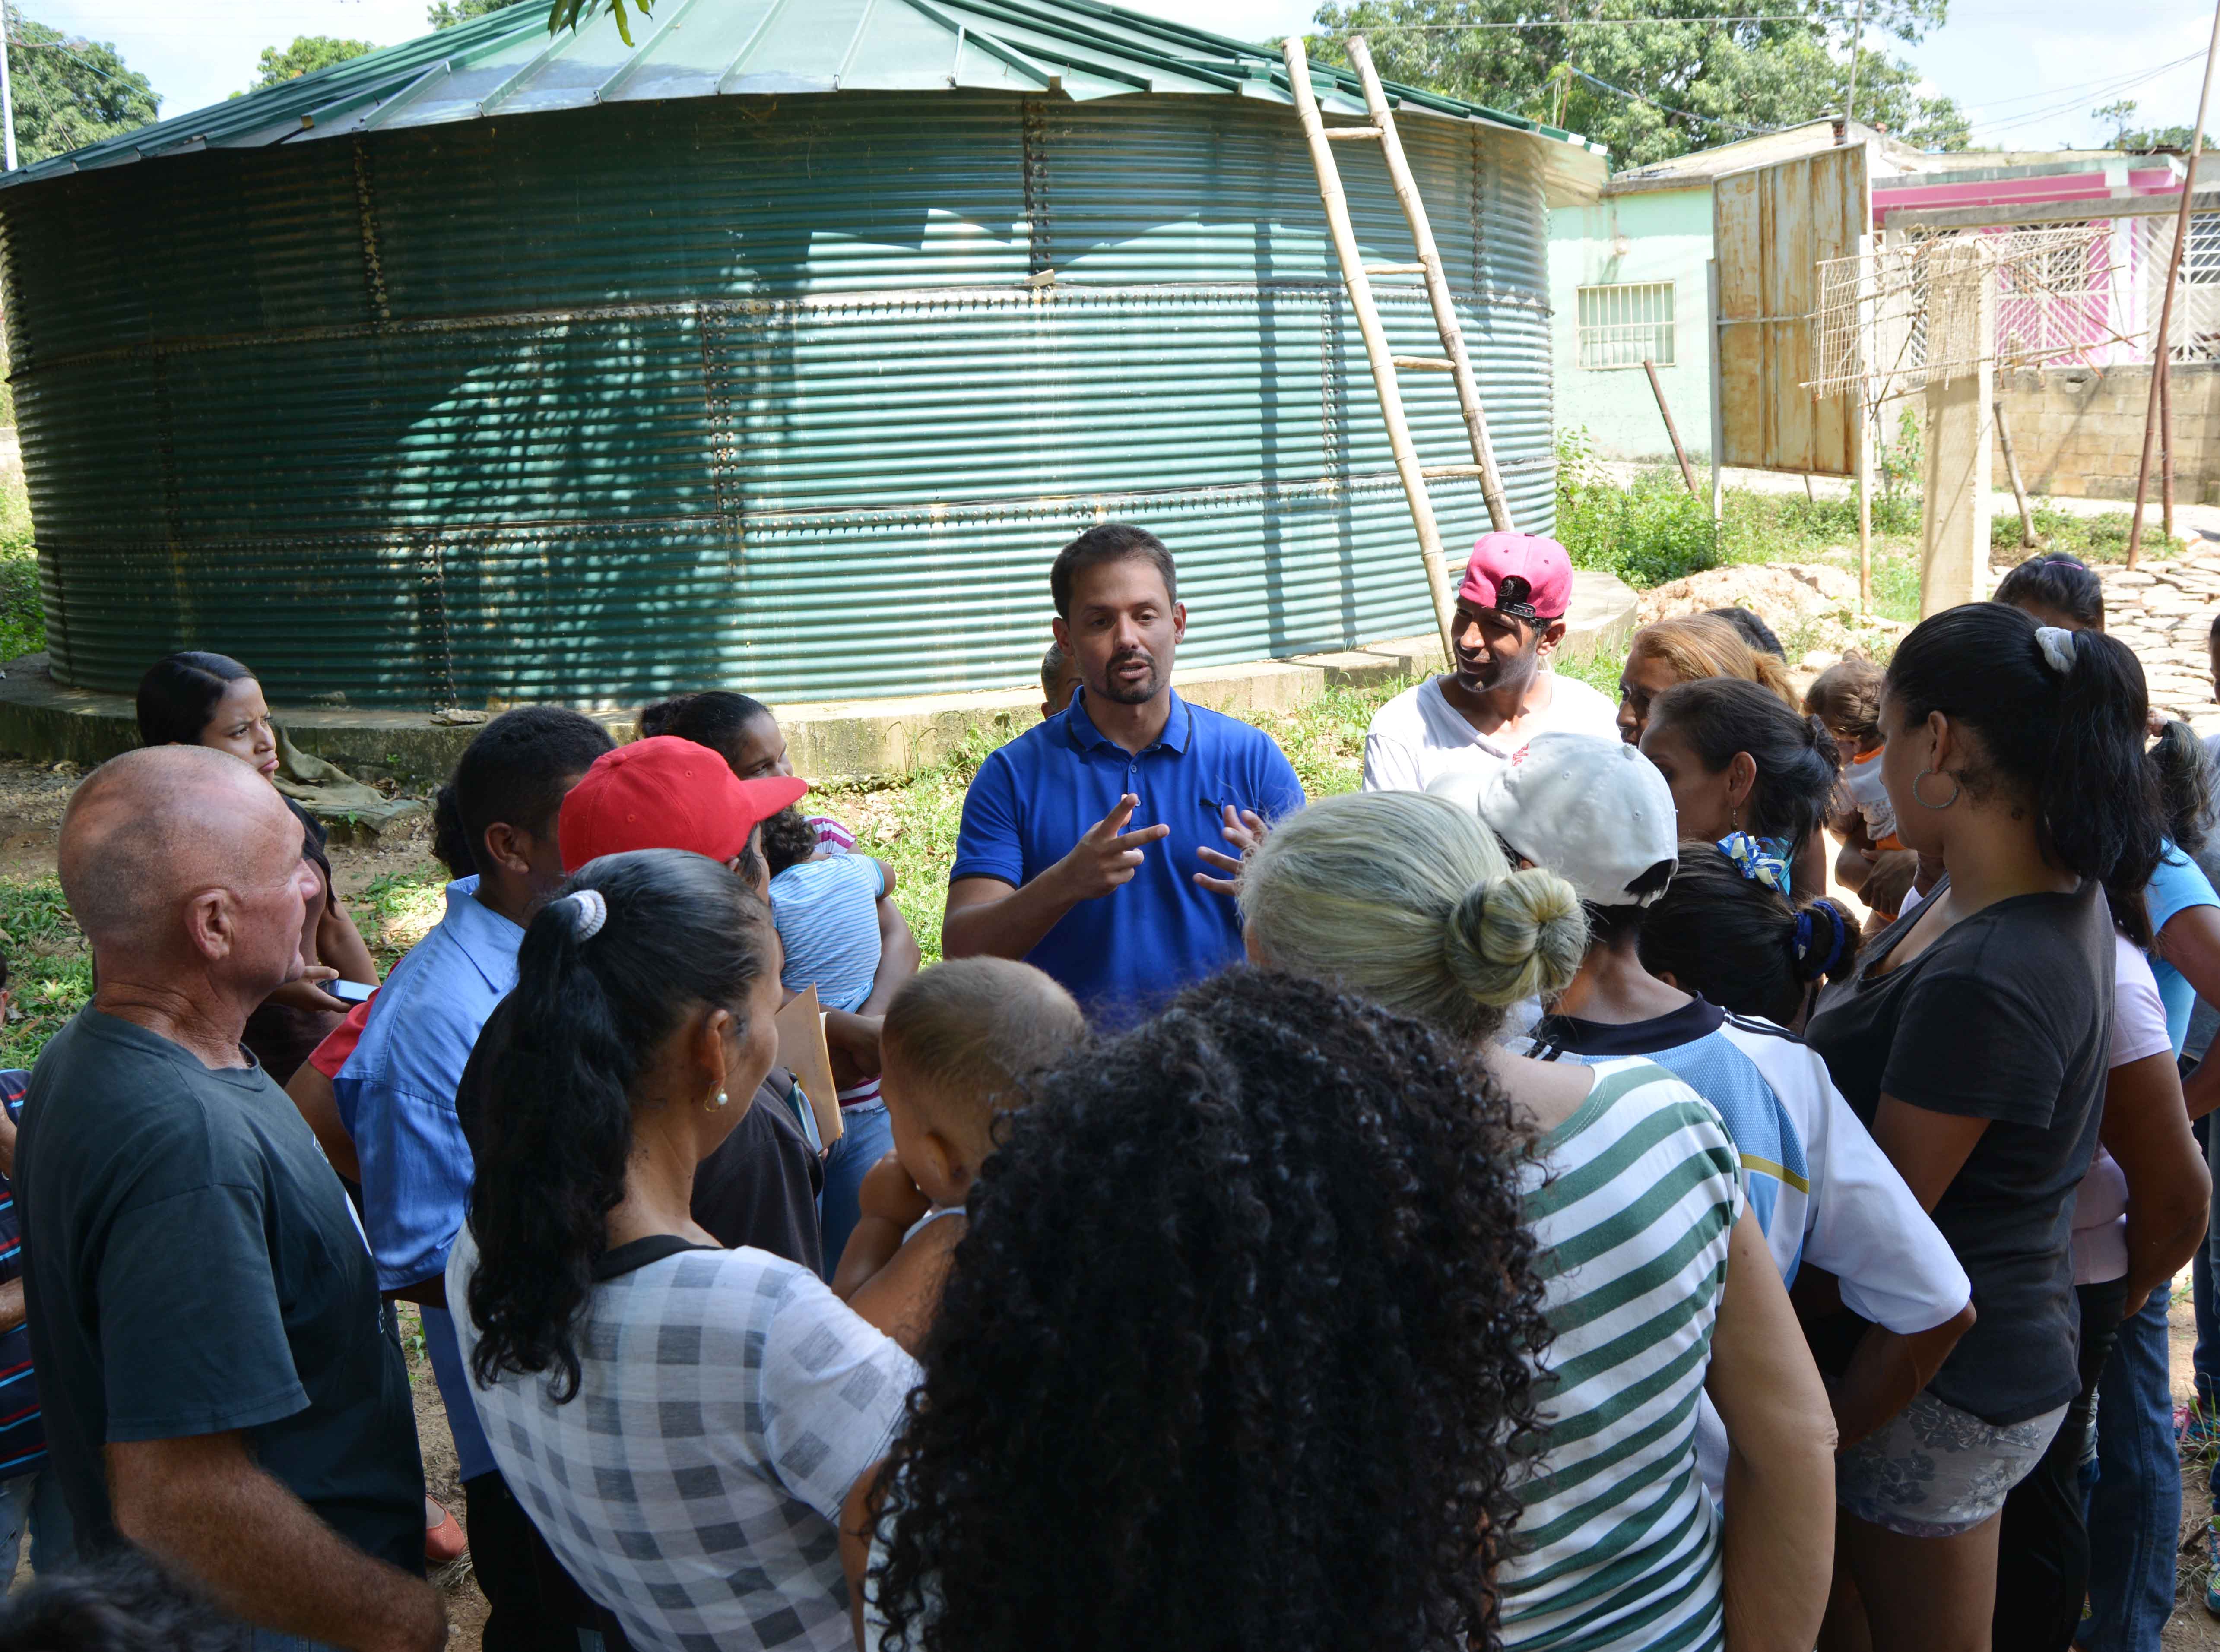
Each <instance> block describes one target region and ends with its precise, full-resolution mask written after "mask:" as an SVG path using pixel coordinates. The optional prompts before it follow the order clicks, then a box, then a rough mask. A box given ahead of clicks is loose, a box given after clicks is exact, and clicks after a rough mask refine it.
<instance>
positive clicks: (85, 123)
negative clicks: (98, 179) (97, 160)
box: [6, 6, 162, 166]
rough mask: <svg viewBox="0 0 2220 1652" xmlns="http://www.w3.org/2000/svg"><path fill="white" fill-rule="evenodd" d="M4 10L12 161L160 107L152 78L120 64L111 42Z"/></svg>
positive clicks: (104, 131)
mask: <svg viewBox="0 0 2220 1652" xmlns="http://www.w3.org/2000/svg"><path fill="white" fill-rule="evenodd" d="M6 17H7V27H8V71H9V80H10V82H11V83H12V86H11V90H13V92H14V95H15V103H16V165H20V166H28V165H31V163H32V162H34V161H40V160H45V159H48V158H49V157H51V156H54V155H60V154H66V153H68V152H69V151H71V150H72V149H82V148H83V147H84V146H85V145H87V144H89V143H98V142H100V141H101V140H103V138H113V137H116V136H118V135H120V134H122V133H126V132H133V131H136V130H137V129H138V128H140V127H142V126H145V125H147V123H148V122H151V121H153V118H154V116H155V115H156V113H157V112H158V111H159V109H160V108H161V103H162V100H161V97H160V96H159V94H158V93H156V91H155V90H154V86H153V82H152V81H150V80H148V79H147V77H146V76H144V75H142V74H140V73H139V72H137V71H136V70H134V69H129V68H127V67H125V66H124V62H123V59H122V58H121V57H119V56H118V55H117V54H116V51H115V47H113V46H110V45H108V44H107V43H106V42H104V41H86V40H78V39H76V38H74V37H73V36H70V35H65V34H63V33H62V32H61V30H59V29H58V28H48V27H47V25H46V24H44V23H42V22H37V21H36V20H34V19H33V18H29V17H26V16H23V14H22V13H21V12H20V11H18V10H16V8H15V7H13V6H9V7H8V8H7V10H6Z"/></svg>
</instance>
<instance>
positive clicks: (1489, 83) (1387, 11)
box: [1306, 0, 1970, 166]
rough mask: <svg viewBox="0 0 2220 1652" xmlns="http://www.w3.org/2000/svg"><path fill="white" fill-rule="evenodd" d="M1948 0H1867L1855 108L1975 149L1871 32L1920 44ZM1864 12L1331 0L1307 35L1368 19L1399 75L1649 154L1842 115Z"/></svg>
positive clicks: (1622, 151) (1819, 0)
mask: <svg viewBox="0 0 2220 1652" xmlns="http://www.w3.org/2000/svg"><path fill="white" fill-rule="evenodd" d="M1947 4H1948V0H1871V3H1869V4H1868V8H1867V13H1866V38H1867V41H1868V44H1867V45H1866V46H1865V47H1864V48H1863V49H1862V50H1861V51H1860V52H1859V53H1858V61H1857V117H1858V119H1859V120H1861V122H1866V123H1867V124H1868V125H1871V126H1875V127H1880V128H1884V129H1885V130H1886V131H1888V132H1889V133H1891V134H1893V135H1895V136H1897V137H1899V138H1901V139H1903V140H1905V141H1906V142H1908V143H1913V144H1917V145H1918V146H1921V147H1923V148H1929V149H1963V148H1965V147H1966V146H1967V141H1968V139H1969V136H1970V132H1969V128H1968V126H1967V120H1966V117H1965V115H1963V114H1962V113H1961V111H1960V110H1959V109H1958V107H1957V105H1956V104H1955V103H1953V102H1952V101H1951V100H1950V99H1949V98H1947V97H1924V96H1923V95H1921V93H1920V91H1919V90H1918V87H1919V74H1918V71H1917V70H1915V69H1913V68H1912V67H1911V65H1908V64H1905V63H1902V62H1899V61H1898V60H1897V59H1893V58H1891V57H1889V56H1888V55H1887V54H1886V53H1885V52H1883V51H1881V50H1880V49H1877V45H1876V42H1886V41H1887V40H1888V39H1889V38H1891V37H1894V38H1895V39H1897V40H1900V41H1905V43H1907V44H1913V43H1917V42H1918V41H1920V40H1921V39H1923V38H1924V36H1925V34H1926V33H1927V31H1928V30H1929V29H1930V28H1934V27H1936V26H1937V25H1939V24H1940V23H1941V22H1943V16H1944V10H1945V8H1946V6H1947ZM1722 12H1725V13H1732V14H1748V15H1749V16H1753V17H1757V18H1762V21H1758V22H1718V21H1717V19H1718V16H1719V15H1720V14H1721V13H1722ZM1854 15H1855V12H1854V9H1853V7H1851V6H1849V5H1846V4H1843V3H1842V0H1762V3H1749V4H1743V5H1735V6H1721V5H1720V4H1719V3H1718V0H1581V3H1579V4H1578V5H1577V6H1575V5H1571V4H1567V3H1565V0H1557V3H1554V4H1551V3H1535V0H1347V3H1339V0H1325V3H1323V4H1321V5H1320V6H1319V11H1318V15H1317V17H1316V19H1315V28H1317V29H1318V31H1319V33H1318V34H1313V35H1312V36H1310V37H1308V40H1307V42H1306V43H1307V44H1308V45H1309V47H1310V48H1311V51H1312V54H1313V56H1314V57H1318V58H1321V59H1325V60H1326V61H1328V62H1336V63H1338V62H1340V61H1341V60H1342V46H1341V43H1342V42H1343V41H1345V40H1346V39H1347V38H1348V37H1349V36H1350V35H1351V34H1363V35H1364V36H1365V38H1366V39H1367V40H1368V41H1370V43H1371V47H1372V56H1373V60H1374V61H1375V63H1377V64H1378V65H1379V66H1380V72H1381V75H1382V76H1384V77H1386V78H1388V79H1390V80H1400V81H1404V82H1406V83H1407V84H1412V85H1415V86H1423V87H1425V88H1427V89H1429V90H1435V91H1443V92H1447V93H1450V95H1451V96H1453V97H1462V98H1467V99H1469V100H1470V101H1472V102H1474V103H1485V104H1487V105H1488V106H1489V107H1490V108H1494V109H1502V110H1504V111H1506V113H1509V114H1515V115H1525V116H1527V117H1528V118H1529V119H1531V120H1540V121H1543V122H1548V123H1549V124H1550V125H1551V126H1556V127H1562V128H1568V129H1570V130H1572V131H1575V132H1580V133H1583V134H1587V136H1589V137H1591V138H1593V139H1595V140H1598V141H1599V142H1601V143H1603V144H1605V145H1606V146H1608V147H1609V148H1610V150H1611V152H1612V161H1613V163H1614V165H1618V166H1641V165H1648V164H1649V163H1650V162H1652V161H1658V160H1667V159H1671V158H1672V157H1674V156H1675V155H1682V154H1687V153H1689V152H1691V151H1693V150H1698V149H1710V148H1714V147H1716V146H1718V145H1720V144H1722V143H1731V142H1732V141H1734V140H1736V139H1737V138H1744V137H1749V136H1750V135H1752V134H1755V133H1759V132H1766V131H1771V130H1774V129H1776V128H1780V127H1788V126H1798V125H1800V124H1802V123H1803V122H1806V121H1815V120H1818V119H1821V118H1822V117H1824V116H1827V115H1839V114H1841V113H1842V112H1843V105H1844V101H1845V99H1846V97H1847V96H1848V94H1849V73H1850V64H1849V50H1848V46H1849V34H1850V33H1851V26H1850V18H1851V17H1852V16H1854ZM1624 18H1637V19H1639V20H1640V21H1639V22H1633V23H1626V22H1619V21H1616V20H1618V19H1624ZM1596 19H1611V20H1614V21H1593V20H1596ZM1513 25H1515V27H1514V26H1513Z"/></svg>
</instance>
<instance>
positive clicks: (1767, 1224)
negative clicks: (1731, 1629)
mask: <svg viewBox="0 0 2220 1652" xmlns="http://www.w3.org/2000/svg"><path fill="white" fill-rule="evenodd" d="M1525 1053H1528V1054H1531V1055H1536V1056H1540V1057H1544V1058H1545V1059H1557V1058H1566V1059H1574V1060H1580V1061H1584V1062H1588V1063H1595V1062H1600V1061H1606V1060H1610V1059H1613V1058H1618V1057H1628V1056H1634V1055H1640V1056H1643V1057H1647V1058H1648V1059H1649V1060H1651V1061H1654V1062H1656V1063H1657V1064H1658V1065H1660V1066H1661V1067H1663V1068H1665V1069H1668V1071H1670V1072H1672V1073H1674V1075H1677V1076H1678V1077H1680V1078H1681V1079H1682V1080H1684V1081H1685V1082H1687V1084H1688V1085H1689V1086H1690V1087H1691V1088H1693V1089H1694V1090H1695V1092H1696V1093H1697V1094H1699V1095H1700V1096H1702V1097H1703V1098H1704V1099H1705V1100H1706V1101H1709V1102H1710V1103H1711V1104H1712V1106H1713V1107H1717V1108H1718V1111H1719V1114H1720V1117H1721V1118H1723V1119H1724V1120H1725V1121H1726V1125H1727V1129H1728V1131H1729V1132H1730V1134H1731V1135H1732V1136H1733V1137H1734V1141H1735V1148H1736V1150H1737V1153H1738V1154H1739V1155H1740V1156H1741V1159H1742V1165H1743V1175H1744V1176H1745V1177H1746V1178H1747V1180H1748V1185H1749V1202H1750V1208H1751V1209H1752V1211H1754V1212H1755V1213H1756V1215H1757V1219H1758V1224H1759V1225H1760V1226H1761V1227H1762V1228H1763V1229H1764V1230H1765V1242H1766V1246H1767V1248H1768V1250H1770V1251H1771V1252H1772V1255H1773V1261H1774V1266H1775V1267H1776V1268H1778V1269H1780V1277H1781V1279H1782V1281H1784V1282H1786V1283H1793V1282H1794V1281H1795V1278H1796V1271H1797V1269H1798V1268H1799V1266H1800V1265H1801V1264H1802V1263H1804V1262H1810V1263H1811V1264H1812V1266H1813V1267H1815V1268H1823V1269H1825V1270H1826V1271H1827V1272H1829V1273H1830V1274H1832V1275H1835V1276H1836V1278H1837V1279H1838V1280H1840V1281H1842V1295H1843V1306H1845V1307H1847V1308H1849V1310H1850V1311H1851V1312H1854V1313H1856V1314H1858V1315H1860V1316H1861V1317H1862V1318H1867V1319H1870V1320H1871V1321H1873V1322H1874V1324H1875V1325H1880V1326H1882V1327H1883V1328H1884V1329H1886V1330H1889V1331H1895V1332H1896V1333H1898V1334H1899V1336H1906V1337H1910V1336H1917V1335H1918V1333H1919V1332H1921V1331H1932V1330H1933V1329H1934V1328H1935V1327H1936V1325H1941V1324H1942V1323H1943V1321H1944V1320H1946V1319H1948V1318H1950V1317H1951V1316H1952V1315H1954V1314H1955V1313H1956V1312H1958V1311H1959V1310H1960V1309H1961V1308H1962V1307H1964V1306H1966V1304H1967V1301H1968V1300H1971V1298H1972V1296H1973V1286H1972V1285H1971V1283H1970V1282H1969V1281H1967V1277H1966V1270H1965V1269H1963V1268H1962V1267H1961V1266H1960V1265H1959V1262H1958V1258H1957V1256H1956V1255H1955V1253H1953V1251H1952V1250H1951V1249H1950V1244H1949V1241H1948V1240H1947V1239H1945V1238H1944V1237H1943V1233H1942V1230H1941V1229H1939V1228H1937V1227H1936V1225H1935V1222H1934V1219H1933V1218H1931V1217H1930V1216H1929V1215H1928V1214H1927V1213H1926V1212H1925V1211H1924V1210H1922V1209H1921V1208H1920V1206H1919V1200H1918V1198H1917V1197H1915V1196H1914V1195H1913V1194H1912V1191H1911V1188H1909V1187H1908V1186H1906V1185H1905V1180H1904V1178H1903V1176H1902V1175H1899V1173H1898V1171H1897V1169H1896V1167H1895V1166H1894V1165H1893V1164H1892V1163H1889V1161H1888V1156H1887V1155H1886V1154H1885V1153H1883V1152H1882V1151H1881V1150H1880V1144H1878V1143H1877V1142H1875V1141H1874V1138H1873V1136H1872V1134H1871V1132H1869V1131H1868V1130H1867V1129H1866V1127H1865V1126H1864V1125H1862V1124H1861V1123H1859V1122H1858V1116H1857V1114H1855V1113H1852V1112H1851V1111H1850V1107H1849V1102H1847V1101H1845V1100H1843V1093H1842V1092H1841V1091H1840V1090H1838V1089H1836V1088H1835V1084H1834V1081H1833V1080H1832V1079H1830V1077H1829V1076H1828V1075H1827V1067H1826V1063H1824V1062H1823V1061H1821V1060H1820V1059H1819V1057H1818V1052H1817V1051H1815V1050H1812V1048H1811V1047H1810V1046H1809V1045H1807V1044H1805V1043H1804V1041H1803V1040H1802V1039H1800V1038H1797V1037H1796V1036H1795V1035H1794V1034H1793V1033H1792V1032H1788V1031H1787V1030H1786V1029H1785V1028H1782V1027H1779V1026H1776V1025H1774V1024H1773V1023H1772V1022H1770V1021H1768V1020H1764V1019H1761V1018H1759V1017H1757V1016H1753V1015H1730V1014H1728V1013H1725V1012H1724V1011H1722V1010H1720V1009H1719V1008H1718V1007H1716V1006H1715V1005H1712V1004H1708V1003H1706V1002H1705V1001H1703V1000H1702V999H1700V998H1699V999H1696V1000H1694V1001H1692V1002H1691V1003H1689V1004H1688V1005H1687V1006H1686V1007H1683V1008H1682V1009H1680V1010H1676V1011H1674V1012H1673V1013H1670V1014H1668V1015H1662V1016H1659V1017H1657V1018H1656V1019H1654V1020H1649V1021H1639V1022H1635V1023H1631V1024H1626V1025H1612V1024H1608V1023H1597V1022H1589V1021H1582V1020H1579V1019H1574V1018H1570V1017H1564V1016H1557V1017H1553V1018H1551V1019H1549V1020H1546V1021H1544V1022H1543V1024H1542V1025H1541V1026H1540V1027H1539V1028H1537V1031H1536V1038H1535V1041H1534V1043H1533V1044H1531V1046H1530V1048H1529V1049H1528V1050H1527V1051H1526V1052H1525ZM1696 1461H1697V1464H1698V1466H1699V1468H1700V1469H1701V1470H1702V1473H1703V1475H1704V1480H1705V1483H1706V1485H1708V1486H1709V1487H1711V1490H1712V1495H1713V1496H1714V1497H1717V1496H1719V1495H1720V1494H1721V1493H1723V1492H1724V1488H1725V1485H1726V1464H1727V1437H1726V1429H1725V1427H1724V1424H1721V1422H1720V1420H1719V1418H1718V1413H1717V1412H1714V1411H1713V1410H1712V1407H1711V1403H1710V1401H1709V1400H1705V1401H1704V1402H1703V1404H1702V1405H1701V1406H1699V1411H1698V1416H1697V1421H1696Z"/></svg>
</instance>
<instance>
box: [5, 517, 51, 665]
mask: <svg viewBox="0 0 2220 1652" xmlns="http://www.w3.org/2000/svg"><path fill="white" fill-rule="evenodd" d="M46 645H47V619H46V614H45V613H44V612H43V610H41V608H40V607H39V553H38V548H37V546H36V545H34V544H33V543H32V539H31V500H30V496H29V495H28V493H26V492H25V491H24V489H23V487H22V484H21V483H17V484H16V485H15V486H13V487H9V488H4V489H0V660H10V659H14V658H16V657H17V656H19V655H22V654H35V653H36V652H38V651H39V650H41V648H44V647H45V646H46Z"/></svg>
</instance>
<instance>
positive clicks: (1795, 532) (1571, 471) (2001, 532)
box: [1557, 431, 2130, 658]
mask: <svg viewBox="0 0 2220 1652" xmlns="http://www.w3.org/2000/svg"><path fill="white" fill-rule="evenodd" d="M1919 511H1920V502H1919V496H1918V492H1917V491H1916V490H1911V491H1905V492H1902V493H1899V494H1898V495H1896V496H1894V497H1883V496H1876V497H1875V498H1874V502H1873V545H1874V608H1875V610H1876V611H1877V612H1879V613H1880V614H1885V615H1886V616H1888V617H1889V618H1891V619H1897V620H1916V619H1918V617H1919V613H1918V571H1917V570H1918V560H1917V559H1918V546H1919ZM1720 515H1721V520H1720V521H1718V522H1717V523H1714V522H1713V521H1712V514H1711V504H1710V502H1709V501H1708V500H1707V499H1704V498H1699V497H1698V496H1695V495H1693V494H1691V493H1690V492H1689V491H1688V490H1687V487H1686V486H1685V485H1684V484H1683V483H1681V477H1680V473H1679V472H1678V471H1674V470H1670V469H1653V470H1646V471H1641V472H1639V473H1638V474H1637V476H1636V477H1635V479H1634V481H1633V482H1632V483H1631V484H1629V485H1626V486H1621V485H1620V484H1619V483H1617V482H1615V481H1613V480H1612V479H1611V477H1608V476H1607V475H1606V474H1605V473H1604V472H1603V471H1601V470H1600V467H1599V466H1598V465H1597V464H1596V463H1595V459H1594V456H1593V452H1592V451H1591V449H1590V446H1589V444H1588V440H1587V433H1585V432H1581V431H1574V432H1568V433H1562V434H1561V435H1560V436H1559V438H1558V441H1557V537H1558V538H1559V539H1561V540H1562V541H1563V543H1564V545H1565V549H1566V552H1567V553H1568V555H1569V556H1570V557H1571V558H1572V560H1573V565H1574V566H1575V567H1576V568H1594V569H1600V570H1603V571H1605V572H1607V573H1613V574H1617V575H1618V577H1620V578H1621V579H1624V581H1625V582H1626V583H1628V584H1630V585H1631V586H1633V587H1634V588H1635V589H1637V590H1648V589H1650V588H1651V587H1652V586H1656V585H1663V584H1668V583H1671V582H1672V581H1674V580H1676V579H1685V578H1687V577H1688V576H1689V575H1690V574H1696V573H1701V572H1703V571H1704V570H1706V569H1711V568H1720V567H1724V566H1727V565H1729V564H1736V563H1762V562H1831V563H1834V564H1837V565H1841V566H1855V552H1856V545H1857V542H1858V521H1857V506H1856V503H1855V501H1853V500H1850V499H1806V498H1805V497H1804V496H1802V495H1800V494H1797V493H1759V492H1756V491H1754V490H1752V489H1743V488H1729V489H1726V490H1725V492H1724V496H1723V497H1722V499H1721V501H1720ZM2030 515H2031V516H2032V517H2033V519H2034V524H2035V532H2036V540H2037V542H2038V546H2039V548H2040V549H2041V550H2043V551H2062V552H2067V553H2068V554H2070V555H2073V556H2077V557H2080V558H2081V559H2082V560H2084V561H2085V562H2119V561H2123V560H2124V559H2125V558H2126V556H2127V553H2128V528H2129V525H2130V516H2129V514H2128V513H2127V512H2126V511H2123V510H2116V511H2106V512H2105V513H2104V514H2101V515H2097V516H2076V515H2073V514H2068V513H2067V512H2066V511H2063V510H2061V509H2058V508H2056V507H2055V506H2054V505H2052V504H2050V503H2049V502H2047V501H2037V502H2035V503H2034V504H2033V505H2032V506H2031V508H2030ZM1990 538H1991V543H1992V545H1994V547H1995V548H1996V549H1997V550H1999V551H2000V552H2005V551H2009V552H2014V553H2017V550H2018V546H2019V542H2020V527H2019V514H2018V513H2017V511H2015V510H2011V509H2009V508H2007V509H2003V510H1999V511H1997V512H1996V513H1994V514H1993V515H1992V518H1991V523H1990ZM1907 591H1908V592H1909V593H1910V595H1909V600H1908V601H1907V600H1906V595H1905V594H1906V592H1907ZM1789 652H1790V657H1791V658H1794V656H1795V651H1794V650H1793V649H1791V650H1790V651H1789Z"/></svg>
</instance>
